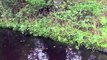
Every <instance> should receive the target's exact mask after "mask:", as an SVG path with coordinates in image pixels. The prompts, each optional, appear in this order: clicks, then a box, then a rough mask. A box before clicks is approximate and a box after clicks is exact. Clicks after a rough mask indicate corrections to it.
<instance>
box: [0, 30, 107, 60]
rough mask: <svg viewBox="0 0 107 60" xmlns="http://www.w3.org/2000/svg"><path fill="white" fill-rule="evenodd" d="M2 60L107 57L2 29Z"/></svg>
mask: <svg viewBox="0 0 107 60" xmlns="http://www.w3.org/2000/svg"><path fill="white" fill-rule="evenodd" d="M0 60H107V55H106V54H103V53H101V52H97V51H96V52H92V51H91V50H86V49H85V48H81V50H76V49H74V48H72V47H71V46H68V45H61V44H60V43H56V42H54V41H53V40H51V39H49V38H43V37H32V36H30V35H28V34H23V35H22V34H21V33H20V32H18V31H12V30H9V29H0Z"/></svg>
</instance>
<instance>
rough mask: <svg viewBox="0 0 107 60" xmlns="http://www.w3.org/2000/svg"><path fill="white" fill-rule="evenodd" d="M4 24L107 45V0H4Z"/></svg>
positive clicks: (0, 14) (79, 42)
mask: <svg viewBox="0 0 107 60" xmlns="http://www.w3.org/2000/svg"><path fill="white" fill-rule="evenodd" d="M0 2H1V3H0V7H1V8H0V27H1V28H12V29H13V30H19V31H21V32H22V33H24V32H26V31H29V33H30V34H33V36H44V37H50V38H51V39H53V40H55V41H58V42H62V43H67V44H71V45H72V44H75V43H76V48H78V47H80V46H81V45H84V46H85V47H86V48H91V49H99V48H100V49H102V48H107V37H106V36H107V34H106V33H107V7H106V0H101V1H96V0H92V1H91V0H90V1H88V0H79V1H78V0H10V1H9V0H3V1H0Z"/></svg>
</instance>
